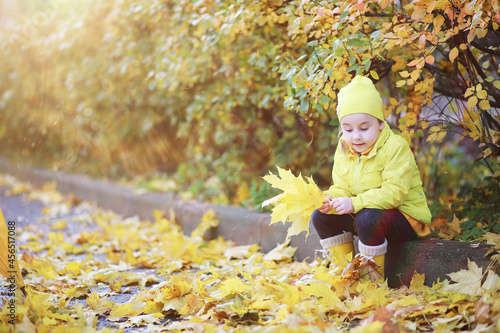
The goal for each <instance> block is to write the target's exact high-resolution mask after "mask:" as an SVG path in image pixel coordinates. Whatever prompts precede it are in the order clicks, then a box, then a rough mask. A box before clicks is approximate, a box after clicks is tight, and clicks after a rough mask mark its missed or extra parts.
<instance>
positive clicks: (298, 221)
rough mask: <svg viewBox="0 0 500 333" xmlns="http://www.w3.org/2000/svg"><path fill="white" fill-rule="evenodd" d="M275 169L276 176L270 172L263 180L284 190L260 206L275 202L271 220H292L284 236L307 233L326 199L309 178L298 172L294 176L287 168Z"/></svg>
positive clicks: (273, 221)
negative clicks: (316, 212) (311, 221)
mask: <svg viewBox="0 0 500 333" xmlns="http://www.w3.org/2000/svg"><path fill="white" fill-rule="evenodd" d="M277 168H278V175H274V174H272V173H271V172H269V175H267V176H264V177H263V178H264V180H265V181H266V182H268V183H269V184H270V185H271V186H272V187H274V188H277V189H279V190H281V191H283V193H281V194H279V195H277V196H275V197H273V198H271V199H268V200H266V201H264V202H263V203H262V207H265V206H268V205H270V204H274V205H275V207H274V208H273V209H272V213H271V223H270V224H273V223H276V222H282V223H283V224H285V223H286V222H287V221H288V222H291V223H292V224H291V226H290V227H289V228H288V232H287V238H289V237H291V236H294V235H298V234H300V233H301V232H303V231H305V232H306V237H307V236H309V220H310V219H311V215H312V213H313V212H314V210H315V209H318V208H319V207H321V205H322V204H323V201H325V199H326V195H325V193H323V191H321V190H320V189H319V187H318V185H316V183H315V182H314V180H313V179H312V178H311V177H306V179H304V178H303V177H302V175H301V174H299V176H298V177H295V176H294V175H293V173H292V172H291V171H290V170H284V169H282V168H280V167H277Z"/></svg>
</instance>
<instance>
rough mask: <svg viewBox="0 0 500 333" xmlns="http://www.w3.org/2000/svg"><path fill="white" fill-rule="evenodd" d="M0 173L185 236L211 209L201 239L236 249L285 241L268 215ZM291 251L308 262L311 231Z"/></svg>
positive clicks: (30, 173) (15, 171)
mask: <svg viewBox="0 0 500 333" xmlns="http://www.w3.org/2000/svg"><path fill="white" fill-rule="evenodd" d="M0 171H1V172H4V173H7V174H10V175H13V176H15V177H17V178H19V179H21V180H24V181H29V182H31V183H32V184H35V185H43V184H45V183H49V182H54V183H56V188H57V190H58V191H59V192H61V193H64V194H70V193H72V194H73V195H75V196H76V197H77V198H79V199H81V200H85V201H89V202H93V203H96V204H98V206H99V207H101V208H104V209H109V210H112V211H114V212H115V213H117V214H120V215H123V216H126V217H129V216H134V215H137V216H139V217H140V218H141V219H145V220H147V219H149V220H152V219H153V212H154V211H155V210H156V209H158V210H160V211H161V212H162V213H163V214H164V215H165V216H167V217H169V216H171V214H172V212H173V213H174V214H175V218H176V221H177V222H178V223H179V224H180V225H181V226H182V228H183V230H184V232H185V233H187V234H189V233H191V231H193V230H194V229H195V228H196V226H197V225H198V224H199V223H200V221H201V217H202V216H203V214H205V213H206V212H207V211H208V210H209V209H212V210H214V211H215V213H216V217H217V219H218V220H219V222H220V224H219V226H218V227H216V228H213V230H210V231H209V232H207V235H206V236H207V237H209V238H217V237H219V236H222V237H223V238H224V239H227V240H231V241H233V242H234V243H235V244H236V245H251V244H257V245H259V246H260V247H261V248H262V251H264V252H269V251H270V250H272V249H273V248H275V247H276V245H278V244H281V243H283V242H284V241H285V239H286V233H287V228H286V227H285V226H284V225H283V224H281V223H276V224H273V225H269V223H270V222H271V215H270V213H264V212H259V211H255V210H250V209H245V208H241V207H233V206H222V205H215V204H209V203H203V202H198V201H194V200H189V201H184V200H183V199H181V198H180V197H178V196H175V195H172V194H165V193H146V194H140V195H138V194H134V193H133V190H131V189H129V188H126V187H124V186H120V185H117V184H114V183H111V182H107V181H100V180H93V179H90V178H88V177H85V176H82V175H72V174H67V173H64V172H60V171H51V170H46V169H38V168H29V167H25V166H22V165H19V164H13V163H11V162H9V161H8V160H7V159H5V158H0ZM291 245H292V246H294V247H297V251H296V254H295V255H296V258H297V260H299V261H302V260H304V259H307V258H311V259H312V258H314V257H315V250H316V249H319V248H320V245H319V237H318V235H317V233H316V231H315V230H314V228H311V230H310V234H309V236H308V237H307V239H305V235H304V233H303V234H301V235H298V236H294V237H292V239H291Z"/></svg>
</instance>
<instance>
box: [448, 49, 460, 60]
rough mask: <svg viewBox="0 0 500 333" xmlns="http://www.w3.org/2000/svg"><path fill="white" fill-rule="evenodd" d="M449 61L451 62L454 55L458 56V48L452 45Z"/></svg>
mask: <svg viewBox="0 0 500 333" xmlns="http://www.w3.org/2000/svg"><path fill="white" fill-rule="evenodd" d="M449 57H450V61H451V62H453V60H455V59H456V57H458V49H457V48H456V47H454V48H453V49H452V50H451V51H450V55H449Z"/></svg>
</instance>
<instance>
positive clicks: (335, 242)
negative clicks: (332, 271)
mask: <svg viewBox="0 0 500 333" xmlns="http://www.w3.org/2000/svg"><path fill="white" fill-rule="evenodd" d="M352 240H353V237H352V233H350V232H346V233H343V234H341V235H337V236H333V237H330V238H325V239H322V240H320V243H321V246H322V247H323V249H324V250H325V251H326V255H327V257H328V258H329V259H330V261H331V262H332V263H333V264H334V265H335V266H337V267H344V266H345V265H346V264H347V262H348V260H347V259H349V257H347V255H349V254H350V259H352V258H353V256H354V244H353V243H352ZM346 257H347V258H346Z"/></svg>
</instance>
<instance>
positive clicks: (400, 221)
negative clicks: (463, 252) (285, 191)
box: [311, 76, 431, 276]
mask: <svg viewBox="0 0 500 333" xmlns="http://www.w3.org/2000/svg"><path fill="white" fill-rule="evenodd" d="M337 115H338V118H339V120H340V126H341V129H342V136H341V137H340V140H339V144H338V146H337V150H336V152H335V158H334V165H333V172H332V177H333V185H332V186H331V187H330V189H329V190H328V191H326V194H327V199H326V201H325V202H324V203H323V205H322V206H321V207H320V208H319V210H316V211H314V213H313V215H312V217H311V222H312V224H313V226H314V228H315V229H316V231H317V232H318V235H319V237H320V238H321V241H320V242H321V245H322V247H323V249H325V250H326V251H328V252H329V253H330V254H333V256H332V257H333V258H342V259H343V258H345V256H346V255H347V254H349V253H353V251H354V245H353V234H357V235H358V237H359V244H358V245H359V252H360V254H361V255H362V256H364V257H365V258H366V259H367V260H373V261H374V262H375V263H376V264H377V265H378V267H379V268H378V271H379V272H380V273H381V274H382V276H384V258H385V253H386V252H387V244H388V242H389V243H391V242H394V243H396V242H404V241H408V240H412V239H415V238H417V237H418V236H425V235H427V234H429V232H430V231H429V228H428V224H429V223H430V222H431V213H430V211H429V208H428V206H427V201H426V197H425V194H424V192H423V190H422V181H421V180H420V174H419V171H418V167H417V165H416V163H415V158H414V156H413V153H412V151H411V150H410V147H409V145H408V143H407V142H406V141H405V140H404V139H403V138H402V137H400V136H399V135H396V134H394V133H393V132H392V131H391V129H390V128H389V125H388V124H387V123H386V121H385V120H384V114H383V112H382V99H381V98H380V94H379V93H378V91H377V89H376V88H375V85H374V84H373V83H372V81H371V80H370V79H369V78H366V77H362V76H356V77H355V78H354V79H353V80H352V81H351V82H350V83H349V84H348V85H347V86H345V87H344V88H342V89H340V92H339V94H338V106H337ZM334 261H336V260H334ZM336 264H337V265H339V264H340V263H339V262H336Z"/></svg>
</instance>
